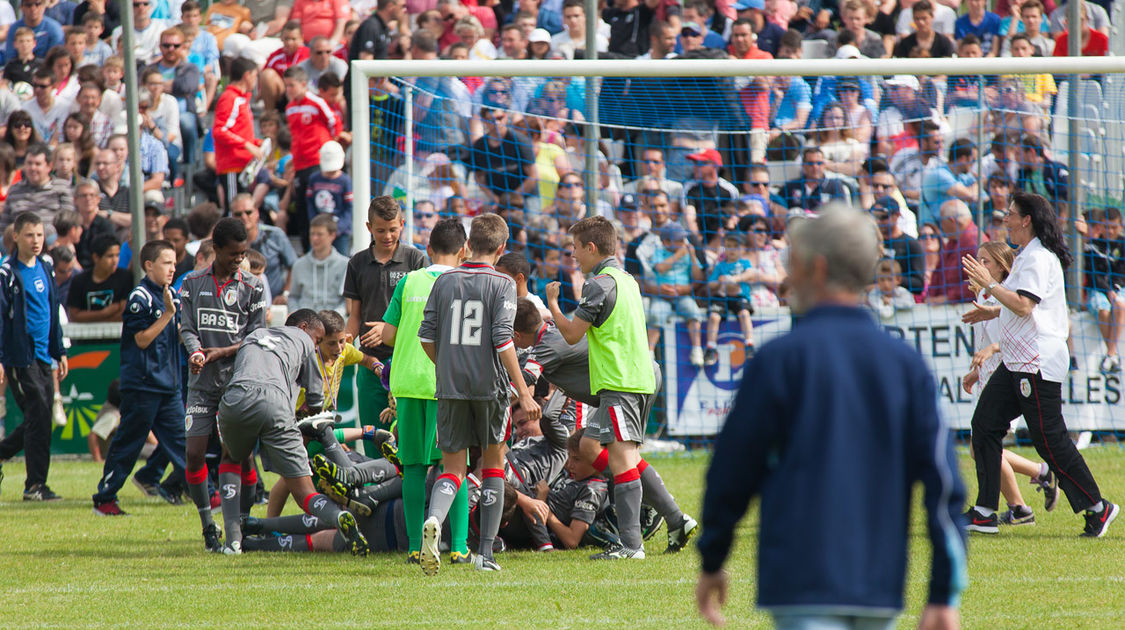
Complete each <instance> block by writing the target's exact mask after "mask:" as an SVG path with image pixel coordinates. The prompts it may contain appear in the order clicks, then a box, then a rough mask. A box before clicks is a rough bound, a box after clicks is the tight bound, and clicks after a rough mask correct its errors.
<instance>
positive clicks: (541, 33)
mask: <svg viewBox="0 0 1125 630" xmlns="http://www.w3.org/2000/svg"><path fill="white" fill-rule="evenodd" d="M527 41H528V42H529V43H532V44H534V43H535V42H543V43H546V44H550V43H551V34H550V33H548V32H547V29H545V28H537V29H535V30H534V31H531V35H528V36H527Z"/></svg>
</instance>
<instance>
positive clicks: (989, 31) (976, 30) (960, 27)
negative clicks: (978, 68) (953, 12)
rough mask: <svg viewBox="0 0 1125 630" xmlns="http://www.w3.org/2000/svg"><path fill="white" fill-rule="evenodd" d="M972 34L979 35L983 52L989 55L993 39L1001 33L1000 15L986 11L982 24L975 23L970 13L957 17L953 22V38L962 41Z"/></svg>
mask: <svg viewBox="0 0 1125 630" xmlns="http://www.w3.org/2000/svg"><path fill="white" fill-rule="evenodd" d="M970 34H971V35H976V36H977V39H979V40H980V49H981V52H982V53H984V54H985V55H987V54H988V53H989V51H991V50H992V41H993V39H994V38H996V37H998V36H999V35H1000V16H999V15H996V14H995V13H993V12H992V11H985V12H984V17H983V18H982V19H981V21H980V24H973V21H972V19H971V18H970V17H969V14H968V13H966V14H965V15H962V16H961V17H959V18H957V21H956V22H954V23H953V39H955V40H957V41H961V39H962V38H964V37H965V36H966V35H970Z"/></svg>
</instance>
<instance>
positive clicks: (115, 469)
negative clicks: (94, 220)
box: [93, 240, 186, 516]
mask: <svg viewBox="0 0 1125 630" xmlns="http://www.w3.org/2000/svg"><path fill="white" fill-rule="evenodd" d="M141 265H142V267H143V268H144V271H145V276H144V277H143V278H141V283H140V284H138V285H137V286H136V288H134V289H133V291H132V292H131V293H129V299H128V300H127V301H126V302H125V312H124V313H123V314H122V317H121V425H120V426H119V427H118V428H117V433H116V435H114V437H113V441H112V442H110V444H109V452H107V453H106V456H105V466H104V467H103V468H102V478H101V480H100V481H99V482H98V492H97V494H95V495H94V497H93V499H94V514H96V515H98V516H121V515H123V514H125V511H124V510H122V509H121V508H120V506H118V505H117V491H118V490H120V489H121V486H122V485H123V484H124V483H125V480H126V479H127V478H128V477H129V473H131V472H133V466H135V465H136V463H137V457H138V456H139V455H140V454H141V448H143V447H144V445H145V440H146V438H148V434H149V431H152V432H153V433H155V434H156V439H157V440H159V441H160V449H161V450H162V451H163V452H164V455H165V456H166V457H167V458H168V460H169V461H171V462H172V468H173V473H172V474H173V475H174V477H175V479H177V480H179V481H180V482H183V476H184V451H185V449H186V446H185V443H184V440H185V438H184V403H183V399H182V398H181V397H180V353H181V350H180V334H179V331H178V330H177V328H178V326H177V324H178V322H179V315H178V313H177V310H178V308H179V300H178V299H177V298H176V294H175V293H174V292H173V291H172V288H171V284H172V280H173V278H174V276H175V274H176V250H175V248H174V247H172V244H171V243H170V242H168V241H163V240H157V241H149V242H148V243H145V244H144V247H142V248H141Z"/></svg>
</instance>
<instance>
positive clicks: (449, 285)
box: [94, 197, 698, 575]
mask: <svg viewBox="0 0 1125 630" xmlns="http://www.w3.org/2000/svg"><path fill="white" fill-rule="evenodd" d="M387 224H390V225H391V226H392V227H394V226H397V228H398V229H397V230H392V232H393V233H397V231H398V230H400V229H401V226H402V216H401V213H400V212H399V211H398V209H397V203H396V202H395V201H394V200H393V199H391V198H389V197H379V198H376V199H374V200H373V201H372V204H371V208H370V211H369V223H368V227H369V229H371V231H372V236H373V244H372V252H373V253H372V256H373V257H375V256H377V255H378V254H379V251H378V248H380V247H382V248H384V249H385V248H386V247H387V246H388V243H383V242H381V240H380V238H379V237H380V235H381V234H380V232H379V231H378V230H377V227H378V226H380V225H384V226H385V225H387ZM570 235H571V237H572V238H573V240H574V255H575V257H576V259H577V261H578V263H579V264H580V266H581V268H582V271H583V272H584V273H586V274H588V276H589V279H588V280H587V281H586V283H585V285H584V286H583V288H582V296H583V300H582V302H581V304H580V305H579V306H578V308H577V310H576V311H574V313H573V314H571V317H569V318H568V317H567V315H566V314H564V313H563V312H561V311H560V309H559V303H558V296H559V287H558V285H557V283H555V284H553V285H549V286H548V287H547V298H548V300H547V304H546V305H543V304H542V302H539V301H538V300H537V299H534V296H532V299H529V298H528V297H526V296H527V290H526V278H527V275H528V270H527V266H528V263H527V261H526V260H525V259H524V258H523V257H522V256H520V255H519V254H505V249H506V247H507V243H508V240H509V231H508V226H507V224H506V222H505V221H504V220H503V219H502V218H501V217H499V216H497V215H494V214H482V215H479V216H477V217H475V218H474V219H473V221H472V224H471V226H470V229H469V233H468V234H467V235H466V233H465V228H464V225H463V223H462V222H461V220H459V219H449V220H443V221H441V222H439V223H438V224H437V226H435V227H434V229H433V231H432V233H431V236H430V240H429V245H428V248H427V254H428V255H429V260H428V261H424V262H423V264H422V265H421V266H419V268H416V269H413V270H411V271H409V273H405V275H403V274H396V275H397V276H398V277H397V278H396V280H397V282H396V283H395V285H394V292H393V295H392V297H391V298H390V301H389V303H388V304H387V306H386V308H385V312H384V313H383V314H382V317H381V321H368V322H364V325H363V329H364V333H363V334H362V335H361V336H360V337H359V338H358V339H357V341H356V345H355V346H353V345H352V344H351V342H350V335H348V332H347V330H346V329H347V325H346V324H345V322H344V318H343V317H341V316H340V315H339V314H338V313H336V312H334V311H320V312H319V313H318V312H316V311H313V310H310V309H300V310H297V311H295V312H292V313H290V314H289V316H288V318H287V320H286V321H285V325H284V326H275V327H267V325H266V311H267V309H268V308H269V307H268V305H267V304H266V303H265V300H264V298H263V289H262V283H261V282H260V281H259V280H258V279H257V278H255V277H254V276H253V275H251V274H250V273H248V272H245V271H243V270H242V268H241V264H242V260H243V258H244V256H245V254H246V251H247V249H248V242H247V234H246V231H245V228H243V227H242V224H241V223H240V222H238V221H237V220H234V219H223V220H221V221H220V222H219V224H218V225H217V226H216V227H215V230H214V232H213V234H212V245H213V249H214V260H213V261H212V262H211V264H210V265H207V266H205V267H202V268H199V269H198V270H197V271H195V272H192V273H190V274H188V275H187V276H186V278H185V279H184V281H183V285H182V287H181V289H180V292H179V294H178V296H177V295H175V294H174V292H172V291H170V290H169V289H168V285H169V284H171V278H170V269H171V268H170V267H169V266H168V265H167V260H165V259H166V258H167V257H168V253H169V251H170V247H171V246H170V245H168V244H167V242H165V241H155V242H152V243H149V244H147V245H146V246H145V249H144V250H143V251H142V252H141V255H140V258H141V261H142V264H143V266H144V270H145V273H146V277H145V279H144V280H142V283H141V285H139V286H138V288H137V289H135V290H134V292H133V295H131V296H130V301H129V303H128V304H127V306H126V312H127V316H126V317H125V323H124V330H123V332H122V346H123V354H126V352H128V353H130V354H129V356H138V357H140V358H142V359H144V360H146V361H150V363H149V365H179V363H180V360H181V359H180V355H179V352H184V353H186V355H187V359H186V363H187V366H188V368H189V371H190V376H189V377H188V393H187V399H186V409H184V407H182V406H181V407H178V408H177V404H176V403H177V400H178V399H179V398H180V394H179V384H178V382H175V376H176V375H177V371H176V370H167V372H168V377H167V379H166V380H170V381H173V382H168V383H158V384H157V385H159V386H157V387H149V388H147V389H148V390H152V391H148V392H146V393H145V395H144V396H141V397H139V398H138V397H136V396H133V395H132V393H131V392H130V395H125V396H123V402H122V405H123V410H122V412H123V416H122V429H124V430H126V431H128V432H129V433H141V432H142V431H145V430H147V429H148V428H153V429H161V430H160V431H157V434H158V437H160V441H161V444H162V449H163V450H164V451H165V452H167V453H168V455H169V459H170V460H171V462H172V464H173V465H174V466H175V467H176V468H182V470H183V471H184V478H185V480H186V482H187V494H188V496H190V497H191V500H192V502H193V503H194V504H195V505H196V507H197V509H198V512H199V516H200V520H201V524H202V528H203V530H202V531H203V539H204V545H205V547H206V549H207V550H208V551H212V552H221V553H226V554H240V553H242V552H244V551H328V550H332V551H344V550H347V551H350V552H351V553H353V554H356V555H365V554H367V553H368V552H369V551H384V552H394V551H401V552H406V558H407V562H410V563H416V564H419V565H420V566H421V569H422V571H423V573H425V574H426V575H436V574H437V573H438V572H439V569H440V567H441V564H442V560H443V557H444V558H447V559H448V560H447V561H448V562H450V563H452V564H471V565H473V566H474V567H475V568H476V569H478V570H484V571H497V570H499V569H500V565H499V564H498V563H497V561H496V559H495V555H494V554H495V553H496V552H497V551H501V550H504V549H517V548H519V549H534V550H537V551H550V550H552V549H555V548H566V549H572V548H577V547H579V546H583V545H597V546H600V547H601V548H602V550H601V551H600V552H599V553H596V554H594V555H592V556H591V558H594V559H643V558H644V557H645V549H644V541H645V540H647V539H648V538H649V537H651V536H653V535H654V534H655V533H656V532H657V531H658V530H659V529H660V528H661V526H664V527H666V529H667V533H668V545H667V551H668V552H676V551H679V550H681V549H683V548H684V546H685V545H686V544H687V542H688V540H689V539H690V538H691V537H692V535H693V534H694V533H695V531H696V529H697V527H698V526H697V523H696V521H695V520H694V519H693V518H692V517H690V516H688V515H686V514H684V513H683V512H682V511H681V510H680V508H679V506H678V505H677V504H676V501H675V499H673V498H672V496H671V495H670V494H669V492H668V490H667V489H666V488H665V486H664V483H663V481H662V480H661V478H660V475H659V474H658V473H657V471H656V470H655V469H654V468H653V467H652V466H650V465H649V464H648V462H646V461H645V460H644V459H643V458H642V457H641V456H640V451H639V447H640V444H641V442H642V440H643V438H644V429H645V423H646V421H647V418H648V415H649V413H650V411H651V409H652V405H653V403H654V400H655V397H656V395H657V392H658V390H659V388H660V383H661V375H660V370H659V368H658V366H657V364H656V363H655V362H654V361H653V359H652V356H651V354H650V353H649V351H648V345H647V338H646V332H645V315H644V307H643V304H642V301H641V293H640V289H639V287H638V284H637V282H636V280H634V279H633V277H632V276H630V275H629V274H628V273H627V272H625V271H624V270H623V269H622V267H621V266H620V264H619V263H618V262H617V258H616V256H615V248H616V244H617V236H616V232H615V229H614V227H613V225H612V224H611V223H610V222H609V221H608V220H606V219H604V218H602V217H590V218H587V219H584V220H582V221H579V222H578V223H576V224H575V225H574V226H573V227H572V228H571V230H570ZM390 246H391V248H392V249H393V250H395V251H397V248H409V247H410V246H409V245H401V244H398V243H397V238H396V239H395V241H394V242H393V243H391V245H390ZM393 257H394V252H392V253H391V256H389V257H388V259H389V258H393ZM399 259H401V257H400V258H399ZM427 262H428V266H425V264H426V263H427ZM350 271H351V270H349V272H350ZM388 277H390V276H389V275H388ZM346 287H347V281H345V295H347V289H346ZM521 295H522V296H525V297H520V296H521ZM368 313H369V311H366V310H365V311H364V315H365V316H366V315H367V314H368ZM181 340H182V342H183V349H182V350H180V343H179V342H180V341H181ZM357 346H358V347H357ZM375 347H381V348H382V349H383V350H384V351H385V350H386V349H387V348H388V347H389V348H391V349H392V352H391V353H390V358H389V359H387V360H385V361H380V360H378V359H377V358H375V356H374V355H376V354H377V353H375V352H373V349H374V348H375ZM351 364H360V366H361V369H369V370H371V371H372V372H373V373H374V374H375V375H376V376H377V377H379V380H377V381H367V382H368V383H371V382H375V383H378V384H379V385H381V386H382V387H383V388H384V389H386V391H387V392H388V393H389V401H390V405H389V406H388V408H387V410H386V411H384V412H383V414H382V415H381V416H380V420H381V421H383V423H384V425H385V426H384V427H375V426H365V427H363V428H337V427H335V426H334V424H333V420H334V419H335V415H334V413H333V412H334V407H335V399H336V394H337V392H338V388H339V382H340V375H341V373H342V371H343V369H344V366H345V365H351ZM150 372H154V373H155V372H162V371H161V370H150ZM148 379H149V380H152V378H151V377H148ZM127 389H129V387H127V386H126V384H125V383H124V381H123V386H122V390H123V393H125V392H126V390H127ZM140 389H144V388H140ZM357 395H358V396H360V397H363V396H364V395H365V392H364V391H362V388H361V390H360V391H358V392H357ZM138 401H139V402H143V403H144V405H143V409H139V408H138ZM126 407H132V409H126ZM177 411H178V413H179V414H180V415H179V419H178V420H176V422H179V423H180V424H179V426H184V427H185V428H186V430H185V433H184V434H178V435H177V433H178V431H176V424H175V422H173V419H175V418H176V415H177ZM185 412H186V413H185ZM184 418H186V422H184V421H183V419H184ZM130 426H131V427H132V429H136V430H135V431H134V430H132V429H131V428H129V427H130ZM385 429H390V430H389V431H388V430H385ZM216 431H217V435H218V438H219V441H220V442H221V445H222V460H221V463H220V464H219V469H218V476H217V484H214V485H216V486H217V488H216V491H217V494H218V497H219V502H220V503H221V508H222V509H221V513H222V521H223V523H222V525H223V527H222V530H220V528H219V527H218V525H217V524H216V523H215V522H214V520H213V517H212V508H213V495H214V493H215V492H216V491H213V490H211V489H210V488H209V475H208V469H207V464H206V458H205V454H206V451H207V444H208V440H209V439H211V438H212V433H213V432H216ZM146 434H147V433H146ZM185 437H186V440H185ZM356 440H359V441H363V442H365V443H366V444H368V445H369V448H365V449H364V450H365V451H369V452H375V451H377V452H378V453H379V455H380V457H377V458H369V457H366V456H364V455H362V454H360V453H359V452H358V449H356V450H351V449H348V448H346V447H343V446H341V445H342V444H346V443H348V442H352V441H356ZM119 442H122V444H119ZM124 442H128V443H127V444H126V443H124ZM133 442H136V440H129V441H123V440H114V442H113V443H112V444H111V446H110V452H109V453H107V464H106V474H105V475H104V476H103V478H102V480H101V482H100V483H99V487H98V494H96V495H95V496H94V506H95V507H94V509H95V511H96V512H98V513H100V514H107V515H111V514H117V513H123V512H122V511H121V509H120V507H118V505H117V500H116V492H117V490H118V489H119V488H120V487H121V484H122V483H123V479H124V478H125V477H127V476H128V474H129V472H130V471H131V469H132V465H133V463H135V461H136V457H137V454H138V452H139V449H137V448H134V447H135V444H133ZM115 447H116V448H115ZM115 450H116V451H117V452H114V451H115ZM177 451H178V452H177ZM255 453H258V454H259V455H260V456H261V461H262V464H263V466H264V467H265V468H266V469H267V470H270V471H272V472H274V473H276V474H278V475H279V476H280V478H281V479H280V481H279V482H278V483H277V485H276V486H275V487H274V488H273V489H272V490H271V493H270V494H271V497H270V499H271V500H270V506H269V510H268V516H267V517H266V518H255V517H251V516H250V514H249V512H250V506H251V505H253V503H254V495H255V492H254V488H255V485H256V484H257V483H258V479H257V472H256V467H255V465H254V455H255ZM211 483H214V482H213V481H212V482H211ZM289 497H292V499H293V500H294V501H295V502H296V503H297V505H298V506H299V507H300V508H301V509H302V510H303V512H304V513H303V514H296V515H292V516H280V513H281V511H282V508H283V506H284V502H285V501H286V500H287V499H288V498H289ZM470 547H475V551H470ZM445 554H448V555H445Z"/></svg>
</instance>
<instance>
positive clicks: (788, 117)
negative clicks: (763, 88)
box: [770, 77, 812, 127]
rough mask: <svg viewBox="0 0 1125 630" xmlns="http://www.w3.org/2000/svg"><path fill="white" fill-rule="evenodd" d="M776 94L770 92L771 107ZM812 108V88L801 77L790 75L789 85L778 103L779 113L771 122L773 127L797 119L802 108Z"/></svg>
mask: <svg viewBox="0 0 1125 630" xmlns="http://www.w3.org/2000/svg"><path fill="white" fill-rule="evenodd" d="M775 99H776V96H774V94H773V92H770V107H773V106H774V101H775ZM802 108H803V109H809V110H811V109H812V88H810V87H809V84H808V83H805V80H804V79H802V78H801V77H790V79H789V87H788V88H787V89H786V90H785V95H784V96H782V97H781V103H780V104H778V105H777V114H776V115H775V116H774V119H773V121H772V122H771V126H772V127H780V126H782V125H787V124H789V123H791V122H793V121H794V120H796V119H797V112H798V111H799V110H800V109H802Z"/></svg>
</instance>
